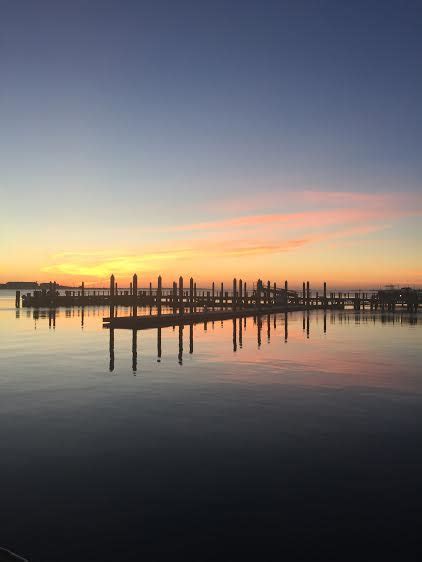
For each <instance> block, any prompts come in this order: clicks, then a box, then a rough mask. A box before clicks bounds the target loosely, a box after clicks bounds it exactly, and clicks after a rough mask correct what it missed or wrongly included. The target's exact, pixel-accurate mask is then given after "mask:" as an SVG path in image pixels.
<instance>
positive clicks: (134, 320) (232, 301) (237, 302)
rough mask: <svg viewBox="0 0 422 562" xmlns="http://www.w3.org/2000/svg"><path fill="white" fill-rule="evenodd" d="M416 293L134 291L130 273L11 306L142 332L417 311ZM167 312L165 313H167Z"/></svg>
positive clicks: (259, 288) (260, 288)
mask: <svg viewBox="0 0 422 562" xmlns="http://www.w3.org/2000/svg"><path fill="white" fill-rule="evenodd" d="M421 300H422V299H421V295H420V292H418V291H416V290H414V289H410V288H403V289H394V290H393V289H390V290H384V291H371V292H369V291H368V292H356V291H354V292H329V291H327V284H326V283H324V284H323V288H322V290H321V291H320V292H319V291H312V290H311V287H310V283H309V281H308V282H306V283H305V282H303V284H302V291H295V290H291V289H289V284H288V282H287V281H285V282H284V284H283V285H282V287H278V286H277V284H276V283H270V281H268V282H267V283H265V284H264V283H263V281H262V280H261V279H258V281H256V283H254V284H253V285H252V288H251V289H250V290H249V289H248V286H247V284H246V282H244V281H242V280H241V279H240V280H237V279H236V278H235V279H233V283H232V285H231V287H230V289H229V290H226V288H225V287H224V284H223V283H220V284H219V285H218V286H217V285H216V284H215V283H212V286H211V288H210V289H198V288H197V285H196V283H195V282H194V280H193V278H190V280H189V284H188V286H187V287H185V285H184V280H183V277H179V280H178V283H176V282H173V286H172V287H170V288H168V287H167V288H165V287H163V286H162V278H161V276H159V277H158V279H157V285H156V287H153V286H152V283H151V282H150V283H149V287H147V288H143V289H139V288H138V277H137V275H136V274H135V275H134V276H133V279H132V283H131V284H130V287H129V288H128V289H119V287H118V285H117V283H116V281H115V278H114V275H112V276H111V277H110V286H109V288H108V289H85V285H84V283H82V285H81V287H80V289H78V290H66V291H64V294H63V293H60V291H59V290H58V289H57V285H56V283H50V287H49V289H44V290H41V291H34V292H33V293H27V294H25V295H22V298H21V295H20V292H19V291H17V292H16V307H19V306H20V304H21V302H22V306H23V307H32V308H57V307H66V308H71V307H75V306H76V307H82V308H83V307H85V306H107V307H109V310H110V314H109V316H108V317H106V318H104V324H105V325H106V326H109V327H116V328H134V327H135V328H136V327H138V328H139V329H142V328H144V327H146V326H150V327H158V326H172V325H180V324H186V323H192V322H193V323H197V322H204V321H208V320H225V319H229V318H235V317H242V316H253V315H256V314H263V313H271V312H283V311H295V310H310V309H319V308H322V309H346V308H352V309H354V310H365V309H368V310H378V309H380V310H388V311H395V310H396V308H397V309H400V310H404V309H405V310H408V311H409V312H416V311H417V310H418V306H419V302H421ZM121 306H124V307H130V309H131V313H132V315H131V316H123V317H120V316H118V309H119V307H121ZM140 307H148V308H149V313H150V314H149V315H144V314H142V315H138V309H139V308H140ZM167 311H170V312H167Z"/></svg>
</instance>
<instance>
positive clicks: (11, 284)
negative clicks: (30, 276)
mask: <svg viewBox="0 0 422 562" xmlns="http://www.w3.org/2000/svg"><path fill="white" fill-rule="evenodd" d="M37 288H38V283H37V282H36V281H8V282H7V283H3V284H2V285H0V289H9V290H16V289H28V290H32V289H37Z"/></svg>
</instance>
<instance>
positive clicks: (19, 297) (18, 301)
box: [15, 291, 21, 308]
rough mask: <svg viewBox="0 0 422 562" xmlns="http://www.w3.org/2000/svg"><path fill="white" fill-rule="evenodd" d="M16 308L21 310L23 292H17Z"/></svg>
mask: <svg viewBox="0 0 422 562" xmlns="http://www.w3.org/2000/svg"><path fill="white" fill-rule="evenodd" d="M15 305H16V308H20V306H21V292H20V291H16V299H15Z"/></svg>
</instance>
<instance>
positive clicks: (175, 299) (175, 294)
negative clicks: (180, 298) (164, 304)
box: [172, 281, 177, 314]
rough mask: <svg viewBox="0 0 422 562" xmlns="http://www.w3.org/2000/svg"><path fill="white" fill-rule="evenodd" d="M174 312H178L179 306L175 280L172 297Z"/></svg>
mask: <svg viewBox="0 0 422 562" xmlns="http://www.w3.org/2000/svg"><path fill="white" fill-rule="evenodd" d="M172 307H173V314H176V307H177V283H176V281H173V297H172Z"/></svg>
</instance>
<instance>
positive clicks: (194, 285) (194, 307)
mask: <svg viewBox="0 0 422 562" xmlns="http://www.w3.org/2000/svg"><path fill="white" fill-rule="evenodd" d="M196 298H197V292H196V283H195V282H194V284H193V309H194V312H196V305H197V302H196Z"/></svg>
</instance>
